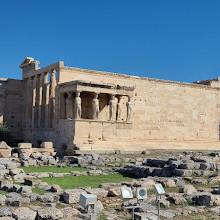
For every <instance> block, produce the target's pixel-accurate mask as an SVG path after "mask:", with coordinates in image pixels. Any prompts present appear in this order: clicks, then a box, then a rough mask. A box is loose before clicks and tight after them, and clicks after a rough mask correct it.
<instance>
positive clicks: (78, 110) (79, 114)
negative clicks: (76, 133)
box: [75, 92, 82, 119]
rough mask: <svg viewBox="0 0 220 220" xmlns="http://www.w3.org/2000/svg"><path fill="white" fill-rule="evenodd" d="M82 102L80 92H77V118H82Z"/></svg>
mask: <svg viewBox="0 0 220 220" xmlns="http://www.w3.org/2000/svg"><path fill="white" fill-rule="evenodd" d="M81 104H82V101H81V98H80V92H76V98H75V118H76V119H79V118H81V114H82V112H81V111H82V109H81V108H82V107H81Z"/></svg>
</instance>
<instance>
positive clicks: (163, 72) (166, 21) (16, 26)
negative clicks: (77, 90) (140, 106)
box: [0, 0, 220, 82]
mask: <svg viewBox="0 0 220 220" xmlns="http://www.w3.org/2000/svg"><path fill="white" fill-rule="evenodd" d="M0 28H1V32H0V77H5V78H17V79H20V78H21V70H20V69H19V67H18V66H19V64H20V63H21V62H22V61H23V60H24V58H25V57H26V56H31V57H33V58H35V59H36V60H39V61H40V62H41V64H40V66H41V67H43V66H46V65H49V64H51V63H54V62H57V61H61V60H62V61H64V64H65V66H73V67H79V68H86V69H95V70H105V71H110V72H117V73H124V74H132V75H139V76H146V77H150V78H158V79H168V80H174V81H183V82H193V81H196V80H202V79H208V78H215V77H217V76H220V55H219V54H220V1H219V0H132V1H131V0H60V1H58V0H37V1H36V0H35V1H33V0H28V1H27V0H19V1H18V0H7V1H6V0H5V1H3V0H0Z"/></svg>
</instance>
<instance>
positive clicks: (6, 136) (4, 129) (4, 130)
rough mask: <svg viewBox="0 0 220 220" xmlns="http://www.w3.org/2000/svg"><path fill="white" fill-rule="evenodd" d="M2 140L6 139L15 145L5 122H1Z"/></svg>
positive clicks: (0, 134)
mask: <svg viewBox="0 0 220 220" xmlns="http://www.w3.org/2000/svg"><path fill="white" fill-rule="evenodd" d="M1 141H5V142H6V143H7V144H8V145H9V146H13V145H14V143H15V141H14V138H13V137H12V135H11V133H10V132H9V129H8V126H7V124H3V123H0V142H1Z"/></svg>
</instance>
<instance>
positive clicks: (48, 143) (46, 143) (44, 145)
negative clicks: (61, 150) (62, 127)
mask: <svg viewBox="0 0 220 220" xmlns="http://www.w3.org/2000/svg"><path fill="white" fill-rule="evenodd" d="M40 146H41V147H42V148H47V149H51V148H53V142H43V143H42V144H41V145H40Z"/></svg>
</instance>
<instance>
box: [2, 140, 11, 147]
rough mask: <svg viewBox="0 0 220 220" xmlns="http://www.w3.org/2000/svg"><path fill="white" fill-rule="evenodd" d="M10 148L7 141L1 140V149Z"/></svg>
mask: <svg viewBox="0 0 220 220" xmlns="http://www.w3.org/2000/svg"><path fill="white" fill-rule="evenodd" d="M8 148H10V147H9V146H8V145H7V143H6V142H4V141H1V142H0V149H8Z"/></svg>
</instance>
